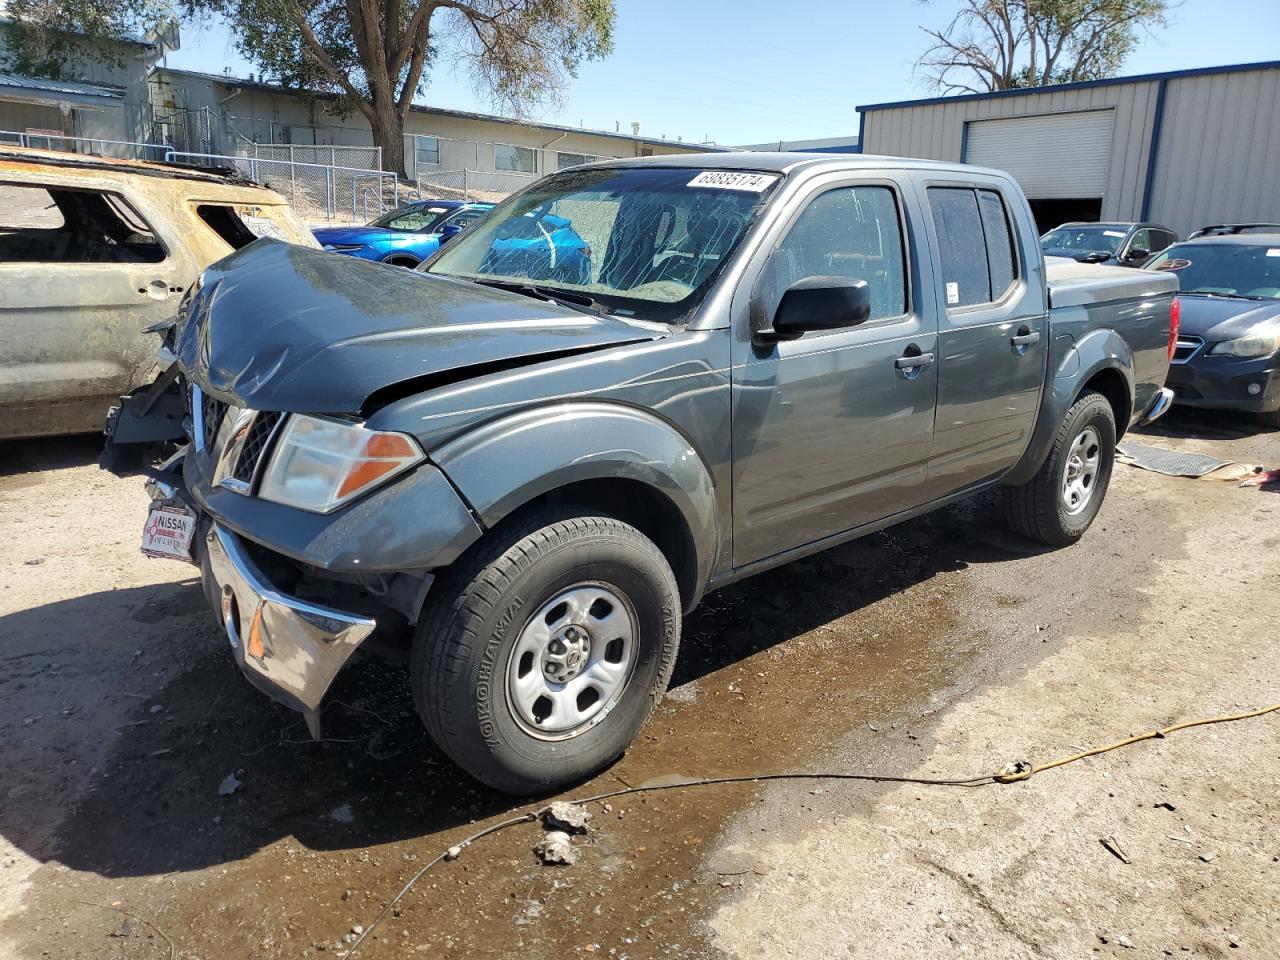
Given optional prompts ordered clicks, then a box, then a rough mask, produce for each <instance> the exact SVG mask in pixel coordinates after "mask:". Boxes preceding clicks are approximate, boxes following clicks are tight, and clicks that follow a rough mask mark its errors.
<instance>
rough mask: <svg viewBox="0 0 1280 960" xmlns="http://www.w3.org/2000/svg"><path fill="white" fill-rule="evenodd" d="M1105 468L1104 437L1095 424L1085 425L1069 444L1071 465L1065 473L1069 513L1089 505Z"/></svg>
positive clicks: (1064, 491) (1064, 494)
mask: <svg viewBox="0 0 1280 960" xmlns="http://www.w3.org/2000/svg"><path fill="white" fill-rule="evenodd" d="M1101 469H1102V438H1101V437H1100V436H1099V435H1098V431H1097V430H1096V429H1095V428H1094V427H1085V428H1084V429H1083V430H1081V431H1080V433H1079V434H1078V435H1077V436H1076V438H1075V439H1074V440H1072V441H1071V446H1070V447H1068V448H1067V466H1066V469H1065V470H1064V471H1063V473H1062V506H1063V509H1065V510H1066V511H1067V515H1068V516H1072V517H1074V516H1078V515H1079V514H1081V513H1083V512H1084V511H1085V510H1086V509H1088V506H1089V504H1090V503H1091V502H1092V501H1093V494H1094V491H1095V490H1096V489H1097V487H1098V473H1099V472H1100V471H1101Z"/></svg>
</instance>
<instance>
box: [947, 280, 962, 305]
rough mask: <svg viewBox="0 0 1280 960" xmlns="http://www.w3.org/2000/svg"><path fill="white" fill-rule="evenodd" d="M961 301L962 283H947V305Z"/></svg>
mask: <svg viewBox="0 0 1280 960" xmlns="http://www.w3.org/2000/svg"><path fill="white" fill-rule="evenodd" d="M959 302H960V284H958V283H948V284H947V305H948V306H951V305H954V304H957V303H959Z"/></svg>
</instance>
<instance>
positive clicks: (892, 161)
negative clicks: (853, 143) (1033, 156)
mask: <svg viewBox="0 0 1280 960" xmlns="http://www.w3.org/2000/svg"><path fill="white" fill-rule="evenodd" d="M590 166H593V167H636V166H651V167H688V168H689V169H694V170H750V171H755V172H760V171H764V172H768V173H782V174H788V173H794V172H795V171H797V170H804V171H806V172H811V171H812V172H816V171H823V170H851V171H852V170H881V169H884V168H885V167H886V166H891V167H893V168H894V169H895V170H928V171H933V172H937V173H950V174H955V175H957V176H960V177H964V178H966V179H967V178H969V177H971V176H972V175H973V174H975V173H983V174H989V173H996V174H998V175H999V176H1001V177H1005V178H1007V177H1008V174H1006V173H1004V172H1003V171H999V170H992V169H990V168H988V167H975V166H973V165H972V164H968V163H948V162H945V161H942V160H918V159H914V158H910V157H889V156H880V155H877V154H868V153H826V154H816V153H785V152H784V153H776V152H765V151H760V152H757V151H753V150H740V151H736V152H733V153H685V154H678V155H677V154H664V155H662V156H657V157H628V158H624V159H621V160H603V161H600V162H598V163H593V164H590Z"/></svg>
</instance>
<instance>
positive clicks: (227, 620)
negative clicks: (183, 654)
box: [201, 523, 376, 736]
mask: <svg viewBox="0 0 1280 960" xmlns="http://www.w3.org/2000/svg"><path fill="white" fill-rule="evenodd" d="M201 568H202V571H203V573H204V578H205V589H206V592H207V593H208V595H209V599H210V601H211V602H212V603H213V604H214V609H215V613H216V614H217V615H218V617H219V619H220V620H221V621H222V625H223V629H225V630H226V633H227V639H228V640H229V641H230V643H231V649H232V650H233V651H234V652H235V658H236V663H237V664H238V665H239V667H240V669H241V671H242V672H243V673H244V675H245V677H247V678H248V680H249V682H250V683H252V684H253V685H254V686H255V687H257V688H258V689H259V690H261V691H262V692H263V693H266V694H267V695H268V696H270V697H272V698H273V699H276V700H278V701H280V702H281V703H284V704H285V705H286V706H289V707H292V708H294V709H295V710H300V711H302V713H303V715H304V716H305V717H306V719H307V726H308V728H309V729H310V730H311V733H312V735H313V736H319V730H320V716H319V710H320V701H321V700H322V699H323V698H324V695H325V693H326V692H327V691H328V689H329V685H330V684H331V683H332V682H333V678H334V676H336V675H337V673H338V671H339V670H340V669H342V666H343V664H345V663H346V662H347V660H348V659H350V657H351V655H352V654H353V653H355V651H356V648H357V647H359V646H360V644H361V643H363V642H364V640H365V639H366V638H367V637H368V636H369V634H370V633H372V632H373V629H374V627H375V626H376V623H375V621H374V620H372V619H371V618H369V617H362V616H358V615H356V614H351V613H345V612H343V611H341V610H335V609H333V608H332V607H325V606H320V605H319V604H315V603H311V602H309V601H307V600H300V599H298V598H297V597H291V596H289V595H287V594H285V593H282V592H280V591H279V590H277V589H276V588H275V587H274V586H273V585H272V584H271V583H270V582H269V581H268V580H267V578H266V576H265V575H264V574H263V573H262V571H261V570H259V568H258V566H257V565H256V564H255V563H254V562H253V559H252V558H251V557H250V556H249V553H248V552H247V551H246V550H245V548H244V545H243V544H242V542H241V540H240V538H239V537H237V536H236V535H235V534H234V533H232V532H231V531H230V530H226V529H224V528H223V527H221V526H219V525H218V524H217V523H213V524H210V526H209V529H208V532H207V533H206V534H205V536H204V549H203V562H202V563H201Z"/></svg>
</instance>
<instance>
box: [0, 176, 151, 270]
mask: <svg viewBox="0 0 1280 960" xmlns="http://www.w3.org/2000/svg"><path fill="white" fill-rule="evenodd" d="M164 257H165V253H164V248H163V247H162V246H161V245H160V243H159V241H157V240H156V237H155V234H154V233H152V232H151V228H150V227H149V226H148V225H147V222H146V221H145V220H143V219H142V217H141V216H139V215H138V213H137V211H135V210H134V209H133V208H132V207H131V206H129V204H128V203H127V202H126V201H125V199H124V198H123V197H121V196H118V195H116V194H111V193H105V192H103V191H99V190H72V189H68V188H66V187H62V186H48V187H33V186H25V185H24V186H19V185H17V184H0V262H10V263H13V262H20V263H159V262H160V261H162V260H163V259H164Z"/></svg>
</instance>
